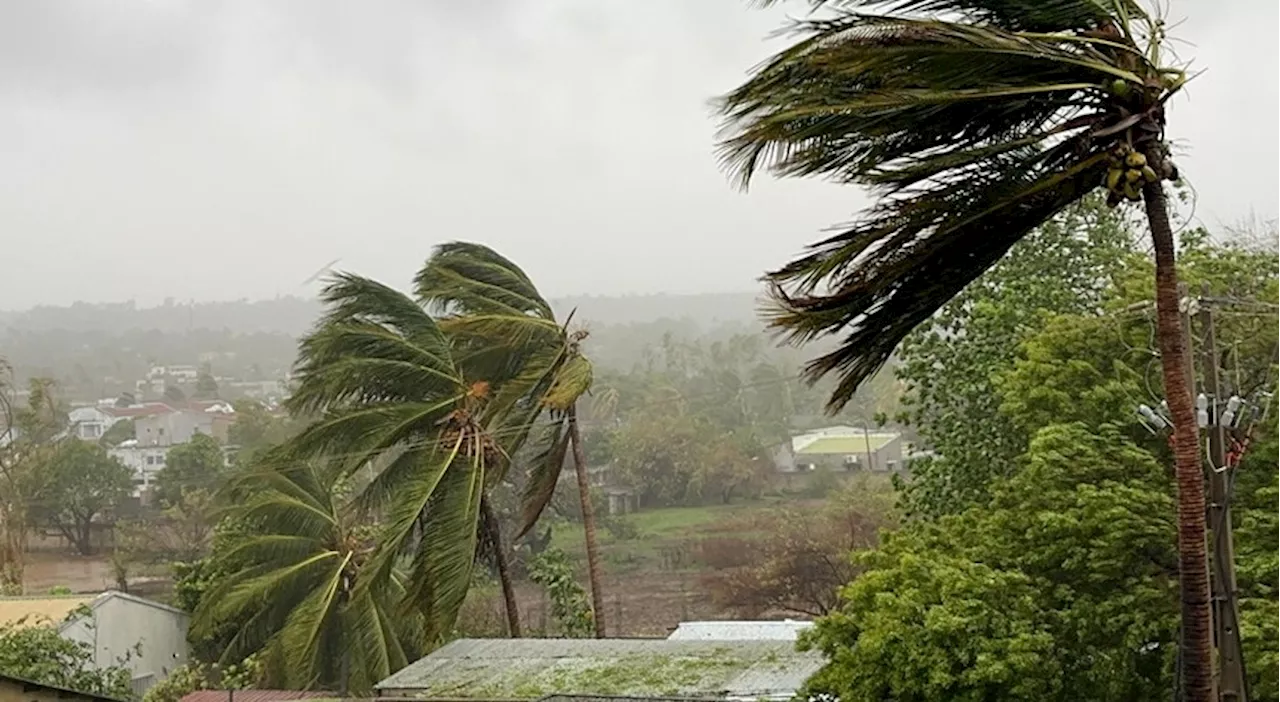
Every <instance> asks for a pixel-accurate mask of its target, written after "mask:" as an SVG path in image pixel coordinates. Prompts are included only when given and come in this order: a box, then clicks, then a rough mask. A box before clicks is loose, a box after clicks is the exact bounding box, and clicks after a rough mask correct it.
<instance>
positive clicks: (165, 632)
mask: <svg viewBox="0 0 1280 702" xmlns="http://www.w3.org/2000/svg"><path fill="white" fill-rule="evenodd" d="M187 624H188V617H187V615H186V614H184V613H182V612H179V611H177V610H171V609H169V608H167V607H160V606H156V605H152V604H147V603H143V602H138V601H136V600H132V599H130V598H128V597H123V596H119V595H117V596H114V597H107V598H106V599H104V600H102V601H101V602H99V603H98V604H97V605H96V606H95V607H94V608H93V616H92V617H82V618H80V619H76V620H73V621H71V622H67V623H66V624H63V625H62V627H61V629H60V631H61V633H62V635H63V636H64V637H66V638H68V639H71V640H73V641H81V642H84V643H86V644H88V645H90V646H92V647H93V651H94V665H95V666H97V667H99V668H104V667H107V666H112V665H123V666H124V667H125V668H128V669H129V671H130V672H131V673H132V674H133V677H134V679H135V680H136V681H138V682H139V683H141V684H139V685H137V686H136V687H140V688H143V690H142V691H145V688H147V687H150V686H151V685H153V684H155V683H157V682H159V681H161V680H164V679H165V678H167V677H169V674H170V673H171V672H173V670H174V669H175V668H177V667H178V666H180V665H183V664H184V663H186V662H187V658H188V655H189V653H188V650H187ZM140 679H141V680H140ZM135 691H137V690H135Z"/></svg>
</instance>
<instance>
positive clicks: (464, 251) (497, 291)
mask: <svg viewBox="0 0 1280 702" xmlns="http://www.w3.org/2000/svg"><path fill="white" fill-rule="evenodd" d="M414 285H415V289H416V292H417V295H418V299H420V300H422V301H423V302H424V303H426V304H427V305H428V306H429V307H430V308H431V309H433V310H434V311H436V312H437V313H439V314H444V315H484V314H494V315H503V316H505V315H529V316H535V317H542V318H544V319H551V318H553V317H554V313H553V312H552V311H551V305H550V304H548V303H547V301H546V300H544V299H543V298H542V295H540V294H539V293H538V289H537V287H535V286H534V284H533V282H532V281H530V280H529V276H527V275H525V272H524V271H523V270H521V269H520V267H519V266H517V265H516V264H515V263H513V262H511V261H510V260H508V259H507V258H505V257H503V256H502V255H500V254H499V253H498V252H496V251H494V250H493V249H491V248H489V247H487V246H484V245H483V244H474V243H470V242H464V241H454V242H449V243H446V244H441V245H440V246H437V247H436V250H435V251H434V252H433V253H432V255H431V257H430V258H428V259H427V262H426V265H424V266H423V268H422V270H421V271H419V273H418V275H417V277H416V278H415V279H414Z"/></svg>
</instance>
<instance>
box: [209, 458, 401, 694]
mask: <svg viewBox="0 0 1280 702" xmlns="http://www.w3.org/2000/svg"><path fill="white" fill-rule="evenodd" d="M241 480H242V482H241V483H240V484H239V485H238V486H237V487H239V488H241V489H243V491H244V492H243V494H245V495H247V496H248V497H247V498H246V501H245V502H244V503H243V504H241V505H239V506H237V507H234V508H232V509H231V511H230V512H229V513H228V517H229V518H231V519H235V520H238V521H240V522H242V523H243V524H244V525H246V529H245V530H244V531H243V532H242V536H240V538H237V539H235V540H234V541H232V542H231V543H230V544H229V547H228V548H226V549H225V550H224V551H222V552H220V553H216V554H215V555H214V559H215V562H214V563H213V564H212V570H213V571H215V572H216V571H217V570H218V569H219V566H224V567H223V568H222V570H223V571H224V572H226V573H227V574H226V575H225V576H224V577H221V578H219V579H217V580H215V581H214V582H213V583H212V585H211V586H210V587H209V589H208V590H207V591H206V592H204V593H203V594H202V596H200V597H199V603H198V605H197V606H196V608H195V614H194V616H193V618H192V631H193V636H195V637H197V638H198V637H201V636H205V635H217V634H219V633H220V630H221V629H222V627H224V625H225V624H226V623H228V622H231V623H234V624H235V626H236V629H237V630H236V633H235V635H234V636H233V637H232V638H231V640H230V641H229V642H228V643H227V645H226V648H225V649H224V650H223V651H222V654H221V656H220V659H219V661H218V662H219V663H220V664H222V665H228V664H233V663H238V662H240V661H243V660H244V659H245V658H246V657H249V656H253V655H262V656H265V657H268V658H269V657H270V656H272V655H275V656H276V659H277V660H279V661H280V664H281V666H282V667H281V669H280V670H278V671H275V672H276V674H277V675H282V676H283V679H284V680H286V681H287V684H288V685H289V686H291V687H297V688H300V689H336V690H339V691H341V692H344V693H345V692H353V693H367V692H368V691H369V690H370V689H371V688H372V686H373V684H374V683H376V682H378V681H379V680H382V679H383V678H385V677H387V676H388V675H390V674H391V673H392V672H394V671H395V670H398V669H399V668H401V667H403V666H405V665H406V664H407V663H408V662H409V661H410V660H412V656H414V655H415V653H416V650H417V649H416V648H415V646H416V643H417V642H419V641H420V639H419V636H420V634H421V632H420V631H419V630H418V629H417V627H416V626H415V624H416V623H417V622H416V619H415V618H413V617H409V618H405V617H404V616H401V615H398V614H397V613H396V611H395V610H394V606H395V604H396V603H397V602H398V601H399V600H400V599H401V598H402V597H403V594H404V590H403V585H402V583H401V581H400V579H399V576H398V575H397V574H395V573H393V574H392V575H391V577H389V578H387V579H385V580H382V579H379V580H372V581H370V580H365V579H362V577H361V576H362V575H363V570H364V569H365V568H366V567H369V560H370V557H371V555H372V553H373V551H374V546H375V544H374V536H375V532H374V530H373V529H372V528H369V527H362V526H360V524H359V522H358V521H357V520H356V517H358V514H357V513H356V512H354V511H352V510H349V509H347V508H346V507H345V506H344V504H343V500H342V496H341V490H339V489H338V483H337V481H336V476H335V475H333V474H331V473H326V472H322V471H319V470H316V469H313V468H306V467H304V468H297V467H294V468H288V469H283V470H279V471H262V470H260V471H256V472H251V473H249V474H248V475H247V476H245V477H243V478H241Z"/></svg>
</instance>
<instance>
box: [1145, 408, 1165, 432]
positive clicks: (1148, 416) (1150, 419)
mask: <svg viewBox="0 0 1280 702" xmlns="http://www.w3.org/2000/svg"><path fill="white" fill-rule="evenodd" d="M1138 415H1139V416H1141V417H1142V418H1143V419H1145V420H1146V421H1147V424H1149V425H1151V426H1152V427H1155V428H1156V429H1157V430H1160V429H1164V428H1165V427H1167V426H1168V425H1169V423H1168V422H1166V421H1164V417H1161V416H1160V415H1158V414H1156V413H1155V411H1154V410H1152V409H1151V408H1150V407H1147V406H1146V405H1138Z"/></svg>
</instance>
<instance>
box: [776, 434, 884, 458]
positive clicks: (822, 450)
mask: <svg viewBox="0 0 1280 702" xmlns="http://www.w3.org/2000/svg"><path fill="white" fill-rule="evenodd" d="M897 438H898V435H897V434H871V435H870V436H862V435H858V436H821V435H819V436H813V435H805V436H797V437H796V438H794V439H792V440H791V450H792V451H793V452H795V454H796V455H797V456H799V455H811V456H812V455H835V454H839V455H845V456H849V455H854V456H860V455H862V454H865V453H866V452H867V451H868V450H870V451H879V450H880V449H881V448H883V447H884V446H885V445H886V444H888V443H889V442H891V441H893V440H894V439H897ZM868 445H870V449H868V448H867V447H868Z"/></svg>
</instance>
